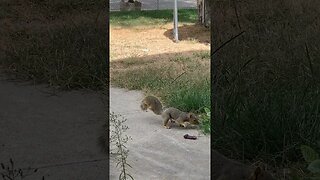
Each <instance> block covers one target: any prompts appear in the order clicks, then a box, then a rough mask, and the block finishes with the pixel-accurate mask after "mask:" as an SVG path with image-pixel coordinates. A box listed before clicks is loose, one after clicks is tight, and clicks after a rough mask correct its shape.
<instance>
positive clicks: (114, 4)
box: [110, 0, 197, 11]
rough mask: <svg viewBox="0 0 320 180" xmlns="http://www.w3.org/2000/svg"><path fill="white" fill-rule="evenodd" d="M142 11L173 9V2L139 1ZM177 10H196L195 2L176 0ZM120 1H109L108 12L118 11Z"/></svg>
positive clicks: (162, 0)
mask: <svg viewBox="0 0 320 180" xmlns="http://www.w3.org/2000/svg"><path fill="white" fill-rule="evenodd" d="M139 1H140V2H141V3H142V7H141V9H142V10H156V9H173V7H174V4H173V3H174V1H173V0H139ZM177 2H178V8H196V7H197V0H178V1H177ZM119 9H120V0H110V11H119Z"/></svg>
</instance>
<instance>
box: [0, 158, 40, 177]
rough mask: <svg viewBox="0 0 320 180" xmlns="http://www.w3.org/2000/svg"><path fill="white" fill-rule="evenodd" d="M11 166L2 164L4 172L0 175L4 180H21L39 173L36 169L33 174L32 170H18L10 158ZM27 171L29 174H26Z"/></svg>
mask: <svg viewBox="0 0 320 180" xmlns="http://www.w3.org/2000/svg"><path fill="white" fill-rule="evenodd" d="M9 162H10V164H9V165H5V164H3V163H0V164H1V169H2V171H1V172H0V175H1V177H2V180H18V179H19V180H21V179H24V178H25V177H26V176H29V175H31V174H33V173H35V172H37V170H38V169H34V170H33V171H32V172H31V173H30V171H31V168H29V169H27V170H23V169H21V168H16V167H15V166H14V162H13V160H12V159H11V158H10V161H9ZM25 171H27V172H28V173H26V172H25Z"/></svg>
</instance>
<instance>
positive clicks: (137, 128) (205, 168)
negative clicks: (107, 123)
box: [110, 88, 210, 180]
mask: <svg viewBox="0 0 320 180" xmlns="http://www.w3.org/2000/svg"><path fill="white" fill-rule="evenodd" d="M142 98H143V95H142V93H141V92H138V91H127V90H124V89H118V88H111V89H110V112H112V111H113V112H115V113H116V114H121V115H123V117H125V118H126V119H127V121H126V125H128V127H129V129H128V130H127V132H126V134H127V135H128V136H131V137H132V140H131V141H129V142H128V144H127V147H128V149H129V151H130V152H129V157H128V163H129V164H130V165H131V166H132V167H133V168H132V169H129V172H130V173H131V174H132V175H133V177H134V178H135V179H152V180H153V179H154V180H160V179H161V180H172V179H175V180H179V179H181V180H209V179H210V136H204V135H202V134H201V133H199V131H198V130H197V129H194V128H187V129H184V128H180V127H177V126H174V127H172V128H171V129H165V128H163V126H162V120H161V118H160V116H157V115H155V114H153V113H152V112H143V111H141V110H140V107H139V104H140V101H141V99H142ZM185 134H189V135H195V136H198V139H197V140H187V139H184V138H183V135H185ZM113 148H115V147H111V149H113ZM115 164H116V161H115V158H114V157H113V156H111V160H110V168H111V169H110V172H111V174H110V175H111V176H110V179H112V180H113V179H117V177H118V175H119V170H118V169H117V168H116V167H115Z"/></svg>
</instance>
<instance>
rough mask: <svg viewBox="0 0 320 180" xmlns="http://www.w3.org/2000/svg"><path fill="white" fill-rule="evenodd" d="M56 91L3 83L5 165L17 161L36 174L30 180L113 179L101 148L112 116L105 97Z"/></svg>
mask: <svg viewBox="0 0 320 180" xmlns="http://www.w3.org/2000/svg"><path fill="white" fill-rule="evenodd" d="M50 91H51V90H50V89H48V88H46V87H45V86H33V85H30V84H27V83H24V84H22V83H14V82H8V81H6V80H4V79H3V78H2V79H1V80H0V162H2V163H4V164H7V165H8V164H9V158H12V159H13V161H14V163H15V167H16V168H22V169H24V173H28V174H30V175H29V176H27V177H26V178H24V180H40V179H41V178H42V177H43V176H44V177H45V179H46V180H50V179H51V180H93V179H95V180H100V179H101V180H103V179H108V178H107V177H108V174H107V171H106V169H107V168H108V162H107V161H106V160H105V159H106V155H105V154H104V153H103V152H102V151H101V150H100V149H99V147H98V145H97V137H98V136H99V135H100V134H101V126H102V125H103V123H104V122H105V118H106V117H105V109H104V107H103V104H102V97H101V95H99V94H97V93H94V92H88V91H71V92H61V93H58V94H57V96H55V95H54V96H52V95H50V93H49V92H50ZM29 167H31V168H39V170H38V171H37V172H35V173H33V171H29V170H27V169H28V168H29ZM3 172H4V171H3V170H2V169H0V173H3ZM0 178H2V177H1V176H0ZM18 179H19V178H18Z"/></svg>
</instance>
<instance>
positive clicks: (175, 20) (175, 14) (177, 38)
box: [173, 0, 179, 43]
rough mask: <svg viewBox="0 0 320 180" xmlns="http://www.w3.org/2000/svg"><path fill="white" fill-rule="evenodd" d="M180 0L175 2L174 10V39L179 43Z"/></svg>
mask: <svg viewBox="0 0 320 180" xmlns="http://www.w3.org/2000/svg"><path fill="white" fill-rule="evenodd" d="M177 1H178V0H174V9H173V26H174V27H173V37H174V40H175V42H176V43H177V42H179V37H178V3H177Z"/></svg>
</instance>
